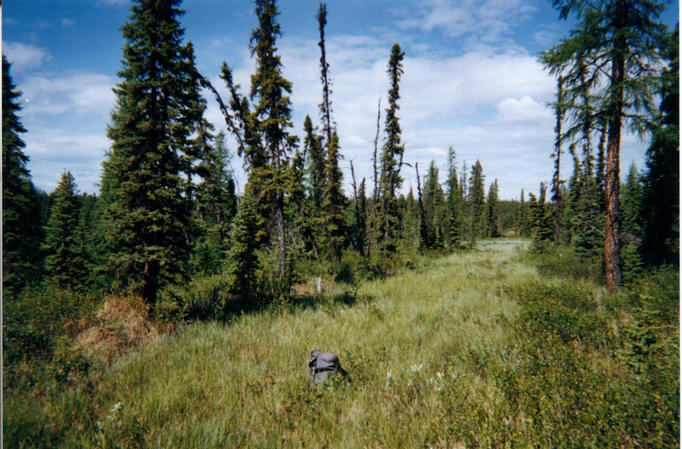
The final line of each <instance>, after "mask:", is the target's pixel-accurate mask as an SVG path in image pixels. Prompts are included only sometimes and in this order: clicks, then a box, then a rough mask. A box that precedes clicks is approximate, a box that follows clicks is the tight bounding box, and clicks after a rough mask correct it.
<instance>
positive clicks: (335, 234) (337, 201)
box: [322, 130, 346, 261]
mask: <svg viewBox="0 0 682 449" xmlns="http://www.w3.org/2000/svg"><path fill="white" fill-rule="evenodd" d="M327 150H328V153H327V164H326V166H325V185H324V201H323V203H322V210H323V211H324V229H325V235H326V236H327V245H328V248H329V256H330V257H331V259H332V260H333V261H338V259H339V257H340V256H341V246H342V244H343V236H344V234H345V222H344V214H345V212H344V211H345V207H346V197H345V196H344V194H343V187H342V185H341V179H342V177H343V174H342V173H341V169H340V168H339V165H338V162H339V137H338V135H337V134H336V130H333V131H332V140H331V142H329V147H328V148H327Z"/></svg>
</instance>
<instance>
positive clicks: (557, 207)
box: [552, 75, 564, 243]
mask: <svg viewBox="0 0 682 449" xmlns="http://www.w3.org/2000/svg"><path fill="white" fill-rule="evenodd" d="M563 97H564V94H563V78H562V77H561V75H559V79H558V81H557V98H556V102H555V104H554V115H555V116H556V125H555V127H554V133H555V134H556V137H555V139H554V153H552V159H554V174H553V175H552V202H553V203H554V209H553V210H554V214H553V219H554V241H555V242H557V243H558V242H560V241H561V224H562V221H563V212H564V199H563V196H562V190H561V187H562V184H563V181H562V180H561V139H562V134H561V124H562V121H563V119H564V105H563V100H564V98H563Z"/></svg>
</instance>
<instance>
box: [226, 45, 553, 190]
mask: <svg viewBox="0 0 682 449" xmlns="http://www.w3.org/2000/svg"><path fill="white" fill-rule="evenodd" d="M280 48H281V54H282V62H283V64H284V76H285V77H286V78H287V79H289V80H291V81H292V82H293V96H292V97H293V98H292V99H293V104H294V108H295V120H294V121H295V125H296V131H295V132H297V133H298V134H299V135H302V131H301V124H302V121H303V117H304V116H305V114H310V116H311V118H312V119H313V122H314V123H318V124H319V112H318V104H319V102H320V101H321V86H320V80H319V60H318V59H319V49H318V47H317V45H316V42H315V41H312V40H310V41H303V40H298V41H295V40H286V39H282V44H281V46H280ZM332 48H336V49H337V50H338V51H332V50H331V49H332ZM389 52H390V50H389V48H388V47H386V46H385V45H384V44H383V43H381V42H379V41H378V40H376V39H374V38H365V39H363V38H362V36H341V37H338V38H336V39H335V38H332V39H330V40H329V41H328V55H329V56H328V57H329V63H330V74H331V76H332V79H333V94H332V103H333V108H334V119H335V121H336V122H337V124H338V130H339V134H340V138H341V146H342V153H343V154H344V155H345V161H342V163H341V165H342V168H343V169H344V182H345V184H346V188H347V190H348V191H349V192H350V182H351V179H350V162H349V161H350V160H353V161H354V166H355V172H356V177H357V180H358V182H359V181H360V180H361V179H362V177H366V178H367V180H368V182H370V184H371V176H372V153H373V146H374V137H375V133H376V114H377V100H378V99H379V97H382V108H381V109H382V110H381V114H382V116H381V124H380V126H381V133H380V139H383V137H384V134H383V127H384V114H385V111H384V110H385V108H386V107H387V104H386V92H387V90H388V75H387V74H386V64H387V61H388V56H389ZM250 70H251V68H250V67H249V68H245V67H240V68H239V70H237V71H236V72H235V73H240V76H241V77H246V78H245V79H248V74H249V73H251V72H250ZM239 79H241V78H239ZM400 87H401V91H400V94H401V99H400V101H399V104H400V107H401V109H400V111H399V112H398V115H399V117H400V123H401V127H402V130H403V142H404V143H405V148H406V151H405V161H407V162H411V163H414V162H418V163H419V165H420V166H421V167H424V170H426V168H427V167H428V165H429V163H430V161H431V160H432V159H435V160H436V163H437V165H439V166H440V167H441V173H442V174H443V178H444V174H445V160H446V153H447V148H448V146H450V145H454V146H455V148H456V150H457V154H458V160H459V161H460V163H461V162H463V161H465V160H466V162H467V164H468V165H469V166H470V165H471V164H472V163H474V162H475V161H476V159H480V160H481V163H482V164H483V167H484V171H485V173H486V176H487V177H488V178H489V181H490V182H492V180H493V179H495V178H498V179H499V182H500V189H501V195H502V197H503V198H515V197H516V196H518V191H520V189H521V188H522V187H523V186H526V190H528V188H530V187H531V186H535V185H536V184H538V185H539V182H540V181H541V180H545V179H547V178H549V176H551V169H552V167H551V161H550V159H549V157H548V155H549V152H550V151H551V148H552V142H553V134H552V133H553V131H552V130H553V122H552V112H551V110H549V109H548V108H546V107H545V106H544V105H545V103H546V102H547V101H551V97H552V94H553V89H554V82H553V80H552V79H551V77H550V76H549V75H548V74H547V73H546V72H545V71H544V70H543V69H542V67H541V66H540V65H539V63H538V62H537V59H536V58H535V57H534V56H530V55H528V54H526V53H523V52H519V51H517V50H516V49H514V50H509V51H507V52H504V53H494V52H490V51H469V52H467V53H464V54H462V55H460V56H451V57H443V56H438V57H431V56H417V57H410V56H408V57H406V59H405V60H404V74H403V77H402V81H401V86H400ZM380 145H381V141H380ZM380 151H381V150H380ZM524 167H525V172H524ZM528 167H531V168H528ZM511 173H515V174H516V175H517V176H510V174H511ZM403 176H404V178H405V182H404V184H403V189H404V191H407V190H409V187H410V185H412V186H416V176H415V175H414V169H413V168H409V167H405V168H404V171H403Z"/></svg>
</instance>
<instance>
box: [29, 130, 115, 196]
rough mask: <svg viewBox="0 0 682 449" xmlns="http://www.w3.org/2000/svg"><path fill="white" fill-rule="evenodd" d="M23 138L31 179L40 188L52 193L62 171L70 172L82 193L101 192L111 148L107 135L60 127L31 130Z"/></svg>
mask: <svg viewBox="0 0 682 449" xmlns="http://www.w3.org/2000/svg"><path fill="white" fill-rule="evenodd" d="M23 138H24V140H25V142H26V154H27V155H28V156H29V157H30V158H31V163H30V169H31V176H32V178H33V182H34V183H35V184H36V185H37V186H38V187H40V188H41V189H43V190H45V191H47V192H51V191H52V190H54V188H55V187H56V185H57V183H58V182H59V179H60V177H61V174H62V172H64V171H65V170H69V171H71V173H72V174H73V175H74V177H75V178H76V183H77V184H78V189H79V190H80V191H82V192H89V193H95V192H97V191H98V187H97V186H98V184H99V181H100V176H101V164H102V160H103V159H104V153H105V150H106V149H107V148H108V147H109V140H108V139H107V137H106V135H105V133H104V132H100V131H99V130H94V131H91V130H86V131H83V130H82V129H79V128H78V127H66V126H64V124H60V125H57V126H52V127H50V128H29V132H28V133H27V134H26V135H25V136H23Z"/></svg>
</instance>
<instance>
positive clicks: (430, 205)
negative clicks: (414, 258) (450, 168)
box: [424, 161, 447, 248]
mask: <svg viewBox="0 0 682 449" xmlns="http://www.w3.org/2000/svg"><path fill="white" fill-rule="evenodd" d="M438 176H439V173H438V167H436V162H435V161H431V165H430V166H429V174H428V175H427V177H426V181H425V182H424V211H425V219H426V229H427V232H428V236H429V237H428V243H429V247H430V248H443V247H444V246H445V234H446V231H445V226H446V216H447V206H446V204H445V193H444V192H443V187H441V185H440V182H439V180H438Z"/></svg>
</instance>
